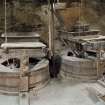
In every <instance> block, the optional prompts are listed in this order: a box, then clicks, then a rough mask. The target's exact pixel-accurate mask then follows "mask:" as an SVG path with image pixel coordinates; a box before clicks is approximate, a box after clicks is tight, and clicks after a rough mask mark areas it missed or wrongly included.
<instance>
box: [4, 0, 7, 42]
mask: <svg viewBox="0 0 105 105" xmlns="http://www.w3.org/2000/svg"><path fill="white" fill-rule="evenodd" d="M4 4H5V27H4V30H5V43H7V2H6V0H5V3H4Z"/></svg>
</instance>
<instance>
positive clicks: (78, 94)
mask: <svg viewBox="0 0 105 105" xmlns="http://www.w3.org/2000/svg"><path fill="white" fill-rule="evenodd" d="M92 87H97V86H96V84H95V83H94V84H92V83H77V82H74V81H61V80H56V79H55V80H51V82H50V83H49V84H48V85H47V87H45V88H43V89H42V90H40V91H39V92H35V93H36V95H34V96H32V95H31V97H30V105H105V104H104V103H103V102H101V101H99V99H98V98H97V97H96V96H95V94H94V91H92V89H91V88H92ZM0 105H19V97H15V96H3V95H0Z"/></svg>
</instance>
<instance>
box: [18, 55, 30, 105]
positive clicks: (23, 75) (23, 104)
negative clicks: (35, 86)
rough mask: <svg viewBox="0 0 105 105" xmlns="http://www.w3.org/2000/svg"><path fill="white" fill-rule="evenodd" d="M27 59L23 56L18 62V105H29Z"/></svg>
mask: <svg viewBox="0 0 105 105" xmlns="http://www.w3.org/2000/svg"><path fill="white" fill-rule="evenodd" d="M28 62H29V57H27V56H23V57H22V58H21V61H20V63H21V64H20V84H19V85H20V88H19V103H20V105H30V101H29V94H28V93H29V77H28V70H29V64H28Z"/></svg>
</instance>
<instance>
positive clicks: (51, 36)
mask: <svg viewBox="0 0 105 105" xmlns="http://www.w3.org/2000/svg"><path fill="white" fill-rule="evenodd" d="M48 6H49V8H48V9H49V10H48V11H49V58H51V57H52V56H53V54H54V10H53V0H48Z"/></svg>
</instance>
